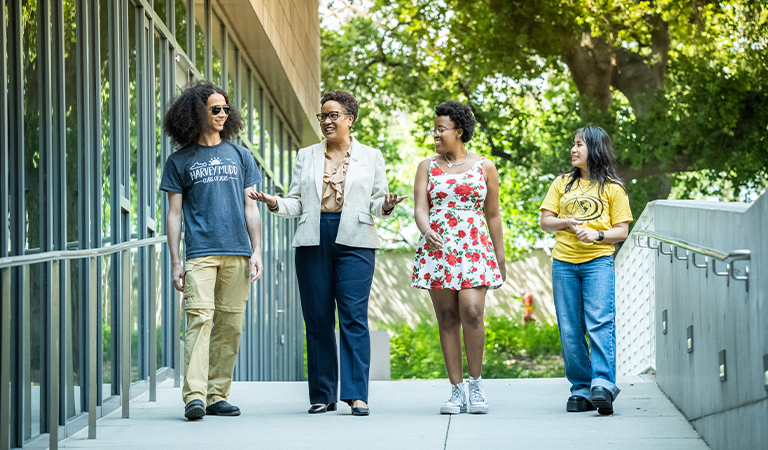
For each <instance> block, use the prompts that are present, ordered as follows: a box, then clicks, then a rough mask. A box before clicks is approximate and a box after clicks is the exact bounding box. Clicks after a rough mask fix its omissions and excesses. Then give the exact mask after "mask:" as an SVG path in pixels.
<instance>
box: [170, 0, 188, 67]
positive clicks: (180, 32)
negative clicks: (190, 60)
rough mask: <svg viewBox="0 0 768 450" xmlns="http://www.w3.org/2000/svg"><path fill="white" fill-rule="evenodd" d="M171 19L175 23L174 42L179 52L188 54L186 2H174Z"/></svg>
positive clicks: (182, 0)
mask: <svg viewBox="0 0 768 450" xmlns="http://www.w3.org/2000/svg"><path fill="white" fill-rule="evenodd" d="M174 5H175V10H174V15H173V19H174V22H175V28H176V29H175V30H174V31H175V33H176V42H178V43H179V45H180V46H181V51H183V52H185V53H187V54H189V47H187V0H175V3H174Z"/></svg>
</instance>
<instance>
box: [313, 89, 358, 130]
mask: <svg viewBox="0 0 768 450" xmlns="http://www.w3.org/2000/svg"><path fill="white" fill-rule="evenodd" d="M330 101H334V102H339V104H340V105H341V106H342V107H343V108H344V113H345V114H349V115H350V116H352V117H354V120H353V121H352V125H354V124H355V122H356V121H357V112H358V110H359V107H358V105H357V100H355V97H354V96H353V95H352V94H350V93H349V92H346V91H328V92H326V93H325V94H323V98H321V99H320V107H321V108H322V107H323V105H325V102H330Z"/></svg>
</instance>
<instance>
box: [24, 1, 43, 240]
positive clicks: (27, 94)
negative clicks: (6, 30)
mask: <svg viewBox="0 0 768 450" xmlns="http://www.w3.org/2000/svg"><path fill="white" fill-rule="evenodd" d="M36 6H37V5H36V4H32V3H27V4H26V5H25V6H23V7H22V13H21V14H22V49H23V50H22V65H23V68H22V84H23V89H24V171H25V177H24V184H25V185H24V190H25V198H24V200H25V206H26V216H27V218H26V219H27V220H26V222H27V233H26V243H25V244H26V250H32V249H34V250H37V249H39V247H40V208H39V202H40V171H39V165H40V145H39V144H40V135H39V125H40V103H39V96H38V94H39V92H38V91H39V87H38V76H39V71H38V67H39V64H38V61H37V36H38V34H37V30H38V24H37V8H36Z"/></svg>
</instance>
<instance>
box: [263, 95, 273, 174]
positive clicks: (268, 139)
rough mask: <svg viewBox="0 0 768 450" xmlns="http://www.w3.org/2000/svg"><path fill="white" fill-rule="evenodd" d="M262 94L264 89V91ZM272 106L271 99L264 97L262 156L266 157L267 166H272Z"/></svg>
mask: <svg viewBox="0 0 768 450" xmlns="http://www.w3.org/2000/svg"><path fill="white" fill-rule="evenodd" d="M262 95H264V94H263V91H262ZM271 111H272V106H271V105H270V104H269V100H267V99H264V111H263V112H264V148H263V149H261V157H262V158H264V162H265V163H266V165H267V167H269V168H271V167H272V152H271V151H270V149H271V148H272V136H271V133H270V131H271V130H272V115H271V114H270V112H271Z"/></svg>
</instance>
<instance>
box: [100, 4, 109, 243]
mask: <svg viewBox="0 0 768 450" xmlns="http://www.w3.org/2000/svg"><path fill="white" fill-rule="evenodd" d="M111 1H112V0H100V1H99V50H100V51H99V57H100V58H101V61H100V65H99V70H100V71H101V75H100V78H101V96H100V98H101V235H102V241H103V242H105V243H108V242H110V234H111V224H112V215H111V214H112V209H111V207H110V206H111V204H110V198H111V195H112V194H111V191H112V188H111V185H112V178H111V177H110V170H111V169H110V165H111V161H112V154H111V151H112V139H111V134H110V133H111V128H110V127H111V125H110V124H111V120H110V117H109V114H110V105H109V98H110V95H111V86H110V84H109V16H108V12H109V11H108V10H109V3H110V2H111Z"/></svg>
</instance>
